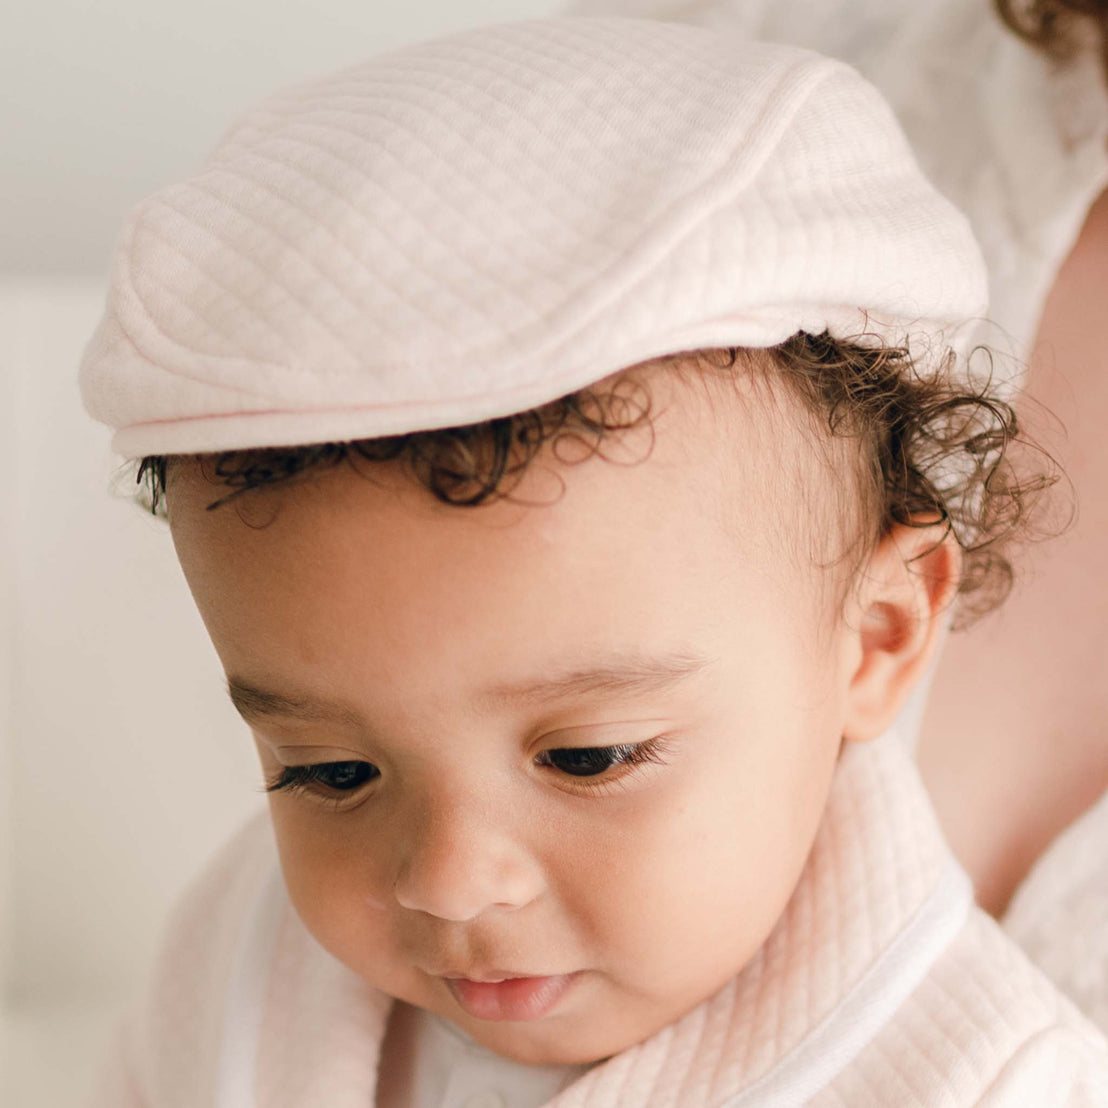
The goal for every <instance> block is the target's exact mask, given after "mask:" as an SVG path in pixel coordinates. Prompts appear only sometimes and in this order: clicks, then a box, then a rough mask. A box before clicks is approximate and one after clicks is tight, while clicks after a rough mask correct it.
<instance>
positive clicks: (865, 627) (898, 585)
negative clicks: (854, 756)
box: [843, 523, 962, 742]
mask: <svg viewBox="0 0 1108 1108" xmlns="http://www.w3.org/2000/svg"><path fill="white" fill-rule="evenodd" d="M961 570H962V551H961V548H960V547H959V546H958V542H957V540H956V539H955V537H954V535H953V533H952V532H949V531H948V528H947V526H946V524H944V523H933V524H928V525H926V526H914V527H910V526H908V525H907V524H894V525H893V528H892V530H891V531H889V533H888V534H886V535H885V537H884V538H882V539H881V541H880V543H878V545H877V548H876V549H875V550H874V552H873V555H872V556H871V558H870V560H869V562H868V563H867V566H866V568H865V569H863V571H862V574H861V577H860V580H859V582H858V585H857V589H856V592H855V597H854V603H853V604H852V605H851V606H850V609H849V615H850V620H849V636H850V639H851V647H852V657H853V659H854V663H855V666H854V672H853V674H852V676H851V679H850V686H849V689H848V691H847V699H846V716H845V719H844V722H843V738H845V739H849V740H851V741H853V742H864V741H865V740H867V739H873V738H876V737H877V736H878V735H880V734H881V733H882V732H883V731H884V730H885V729H886V728H887V727H888V726H889V725H890V724H891V723H892V721H893V720H894V719H895V718H896V715H897V713H898V712H899V711H900V709H901V707H902V706H903V704H904V702H905V701H906V700H907V699H908V696H909V694H910V693H911V691H912V689H913V687H914V686H915V684H916V682H917V681H919V680H920V678H921V677H922V676H923V675H924V673H925V672H926V671H927V666H928V664H929V663H930V661H931V658H932V656H933V655H934V653H935V651H936V650H937V649H938V646H939V643H940V642H941V641H942V636H943V631H944V627H945V621H946V610H947V609H948V608H949V606H950V604H951V603H952V602H953V600H954V598H955V596H956V595H957V591H958V581H959V576H960V574H961Z"/></svg>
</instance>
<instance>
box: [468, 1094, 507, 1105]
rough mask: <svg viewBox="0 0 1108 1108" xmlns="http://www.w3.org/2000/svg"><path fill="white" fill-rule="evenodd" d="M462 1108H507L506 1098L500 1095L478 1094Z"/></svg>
mask: <svg viewBox="0 0 1108 1108" xmlns="http://www.w3.org/2000/svg"><path fill="white" fill-rule="evenodd" d="M462 1108H507V1105H506V1103H505V1100H504V1098H503V1097H502V1096H501V1095H500V1094H499V1093H491V1092H490V1093H478V1094H477V1095H476V1096H471V1097H470V1098H469V1099H468V1100H467V1101H466V1102H465V1103H464V1104H463V1105H462Z"/></svg>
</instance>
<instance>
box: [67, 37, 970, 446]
mask: <svg viewBox="0 0 1108 1108" xmlns="http://www.w3.org/2000/svg"><path fill="white" fill-rule="evenodd" d="M985 307H986V288H985V270H984V265H983V262H982V259H981V256H980V253H979V251H978V248H977V245H976V243H975V241H974V239H973V237H972V234H971V232H970V230H969V225H968V222H967V221H966V219H965V218H964V217H963V216H962V215H961V214H960V213H959V212H958V211H957V210H956V209H955V208H954V207H953V206H952V205H951V204H950V203H949V202H948V201H946V200H945V199H944V198H943V197H942V196H941V195H940V194H939V193H938V192H937V191H936V190H935V189H934V188H933V187H932V186H931V185H930V184H929V182H928V181H927V180H926V179H925V177H924V176H923V174H922V173H921V171H920V170H919V168H918V166H917V164H916V161H915V159H914V157H913V155H912V153H911V151H910V149H909V147H908V145H907V143H906V141H905V139H904V137H903V135H902V133H901V131H900V129H899V127H898V125H897V123H896V121H895V118H894V116H893V114H892V111H891V110H890V109H889V108H888V107H887V105H886V104H885V102H884V101H883V99H882V98H881V96H880V94H879V93H878V92H877V91H876V90H875V89H874V88H873V86H872V85H870V84H869V83H868V82H867V81H865V80H864V79H863V78H862V77H861V76H859V75H858V74H857V73H856V72H855V71H854V70H852V69H851V68H850V67H848V66H846V65H845V64H843V63H841V62H838V61H834V60H832V59H829V58H825V57H822V56H821V55H819V54H816V53H814V52H811V51H808V50H804V49H800V48H794V47H789V46H783V45H771V44H766V43H758V42H751V41H748V40H744V39H743V38H741V37H739V36H733V35H729V34H728V33H726V32H719V31H712V30H707V29H704V28H700V27H693V26H687V25H680V24H673V23H664V22H657V21H652V20H640V19H630V18H619V17H567V18H560V19H550V20H535V21H528V22H523V23H512V24H504V25H499V26H493V27H487V28H482V29H480V30H476V31H469V32H465V33H462V34H456V35H452V36H448V37H444V38H439V39H436V40H433V41H430V42H426V43H422V44H418V45H415V46H412V47H408V48H404V49H400V50H397V51H394V52H391V53H388V54H385V55H382V56H379V57H375V58H372V59H370V60H367V61H364V62H361V63H358V64H356V65H352V66H349V67H347V68H344V69H342V70H340V71H338V72H335V73H332V74H328V75H325V76H322V77H319V78H315V79H312V80H309V81H306V82H303V83H301V84H298V85H296V86H294V87H292V88H289V89H285V90H281V91H278V92H276V93H274V94H272V95H270V96H269V97H266V98H265V99H263V100H261V101H260V102H259V103H257V104H256V105H255V106H253V107H252V108H250V109H249V110H248V111H247V112H246V113H245V114H244V115H242V116H241V118H239V119H238V120H237V121H235V122H234V123H233V125H231V126H230V127H229V128H228V129H227V131H226V132H225V133H224V135H223V136H222V138H221V139H220V141H219V143H218V144H217V146H216V148H215V149H214V150H213V151H212V153H211V154H210V155H209V156H208V158H207V159H206V160H205V161H204V162H203V163H202V165H201V166H200V167H199V169H198V171H197V172H196V173H195V175H193V176H191V177H190V178H188V179H187V180H184V181H182V182H180V183H176V184H172V185H169V186H168V187H165V188H162V189H160V190H159V191H157V192H155V193H154V194H152V195H151V196H149V197H147V198H146V199H145V200H143V201H141V202H140V203H139V204H138V205H137V206H136V207H135V208H134V209H133V210H132V212H131V213H130V215H129V217H128V219H127V221H126V223H125V225H124V227H123V229H122V231H121V232H120V235H119V238H118V241H117V244H116V249H115V253H114V257H113V262H112V272H111V279H110V288H109V291H108V296H107V302H106V305H105V310H104V314H103V317H102V318H101V320H100V322H99V324H98V325H97V328H96V330H95V332H94V334H93V335H92V337H91V338H90V340H89V342H88V344H87V346H86V349H85V352H84V356H83V358H82V361H81V366H80V383H81V390H82V396H83V398H84V401H85V404H86V407H87V408H88V410H89V412H90V414H91V415H93V416H94V417H95V418H96V419H98V420H100V421H102V422H104V423H107V424H108V425H110V426H111V427H112V428H114V429H115V435H114V438H113V447H114V449H115V450H116V451H117V452H118V453H120V454H122V455H124V456H127V457H138V456H142V455H144V454H159V453H191V452H204V451H214V450H225V449H236V448H245V447H254V446H284V445H295V444H306V443H314V442H328V441H347V440H351V439H356V438H369V437H373V436H377V435H386V434H397V433H402V432H407V431H415V430H425V429H431V428H435V427H444V426H451V425H456V424H464V423H470V422H476V421H479V420H483V419H488V418H491V417H494V416H502V415H508V414H511V413H513V412H517V411H521V410H524V409H527V408H530V407H533V406H536V405H538V404H541V403H544V402H547V401H550V400H553V399H556V398H557V397H559V396H562V395H564V394H566V393H568V392H571V391H573V390H575V389H577V388H581V387H583V386H585V385H588V384H592V383H594V382H596V381H599V380H601V379H602V378H604V377H607V376H609V375H610V374H612V373H615V372H616V371H618V370H620V369H622V368H624V367H626V366H629V365H632V364H635V363H637V362H640V361H644V360H647V359H649V358H653V357H657V356H660V355H663V354H670V353H675V352H678V351H681V350H689V349H694V348H698V347H706V346H747V347H765V346H772V345H775V344H777V343H779V342H781V341H783V340H784V339H786V338H788V337H789V336H790V335H791V334H793V333H794V332H796V331H797V330H807V331H812V332H820V331H822V330H823V329H825V328H827V329H829V330H830V331H831V333H832V334H833V335H835V336H837V337H840V338H845V337H853V336H858V335H860V334H862V333H868V334H869V335H871V336H875V337H876V338H881V339H886V340H891V341H896V342H906V341H907V342H909V343H910V345H911V344H912V343H916V344H917V345H918V341H919V339H920V338H922V339H923V340H924V347H926V348H930V349H937V348H938V345H939V344H943V343H946V344H950V345H954V346H955V347H957V346H958V343H959V341H960V340H959V336H961V335H964V334H965V333H966V331H967V328H968V326H969V323H968V321H971V320H973V319H974V318H975V317H977V316H979V315H980V314H981V313H983V312H984V310H985ZM864 341H875V339H873V338H871V339H867V340H864ZM921 349H922V347H921Z"/></svg>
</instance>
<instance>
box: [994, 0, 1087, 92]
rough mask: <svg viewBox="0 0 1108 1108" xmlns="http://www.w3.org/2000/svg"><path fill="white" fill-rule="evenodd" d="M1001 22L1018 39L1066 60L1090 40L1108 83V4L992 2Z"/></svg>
mask: <svg viewBox="0 0 1108 1108" xmlns="http://www.w3.org/2000/svg"><path fill="white" fill-rule="evenodd" d="M995 3H996V9H997V12H998V13H999V14H1000V17H1001V19H1003V20H1004V22H1005V23H1006V24H1007V25H1008V26H1009V27H1011V29H1012V30H1013V31H1015V32H1016V34H1017V35H1019V36H1020V38H1022V39H1024V40H1025V41H1027V42H1030V43H1031V44H1032V45H1034V46H1038V47H1040V48H1041V49H1042V50H1044V51H1046V52H1047V53H1048V54H1050V55H1051V56H1052V57H1056V58H1059V59H1066V58H1069V57H1070V56H1072V55H1073V53H1074V51H1075V50H1077V49H1078V48H1079V46H1080V45H1081V43H1082V42H1084V41H1088V40H1089V39H1090V38H1092V39H1093V40H1094V41H1095V43H1096V45H1097V49H1098V50H1099V52H1100V57H1101V60H1102V62H1103V66H1104V74H1105V80H1106V82H1108V0H995Z"/></svg>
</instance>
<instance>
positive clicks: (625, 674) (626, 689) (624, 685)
mask: <svg viewBox="0 0 1108 1108" xmlns="http://www.w3.org/2000/svg"><path fill="white" fill-rule="evenodd" d="M711 662H712V659H710V658H706V657H702V656H701V655H698V654H693V653H688V652H678V653H670V654H661V655H656V656H645V655H628V656H617V657H614V658H608V659H605V660H602V661H599V662H595V663H592V664H589V665H583V666H578V667H576V668H574V669H572V670H568V671H566V672H563V673H556V674H554V675H552V676H548V677H539V678H534V679H530V680H524V681H517V682H513V683H507V684H500V685H492V686H489V687H487V688H485V689H483V690H482V691H481V692H480V693H479V694H478V696H477V702H478V704H480V705H481V706H482V707H487V708H503V707H511V706H513V705H517V704H520V703H525V702H529V703H535V704H544V703H549V702H551V701H555V700H565V699H568V698H570V697H575V696H576V697H585V696H595V695H598V694H600V693H606V694H608V695H609V696H614V695H627V694H629V693H651V692H662V691H665V690H667V689H670V688H672V687H673V686H675V685H677V684H678V683H679V682H681V681H685V680H687V679H688V678H690V677H692V676H694V675H695V674H698V673H700V672H702V671H703V670H704V669H705V668H706V667H707V666H708V665H710V664H711ZM227 692H228V694H229V695H230V697H231V703H232V704H234V706H235V709H236V710H237V711H238V713H239V715H240V716H242V717H243V719H245V720H250V719H260V718H263V717H266V716H270V717H272V716H283V717H286V718H291V719H299V720H303V721H305V722H308V723H330V722H337V723H346V724H351V725H355V726H356V725H358V724H360V723H363V722H364V720H362V719H361V718H360V716H359V715H358V713H357V712H356V711H355V710H354V709H352V708H350V707H349V706H348V705H345V704H339V703H334V702H331V701H326V700H317V699H313V698H311V697H300V696H290V695H288V694H287V693H281V692H277V691H275V690H272V689H266V688H263V687H261V686H259V685H256V684H253V683H252V682H250V681H248V680H246V679H245V678H242V677H234V676H231V677H228V679H227Z"/></svg>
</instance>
